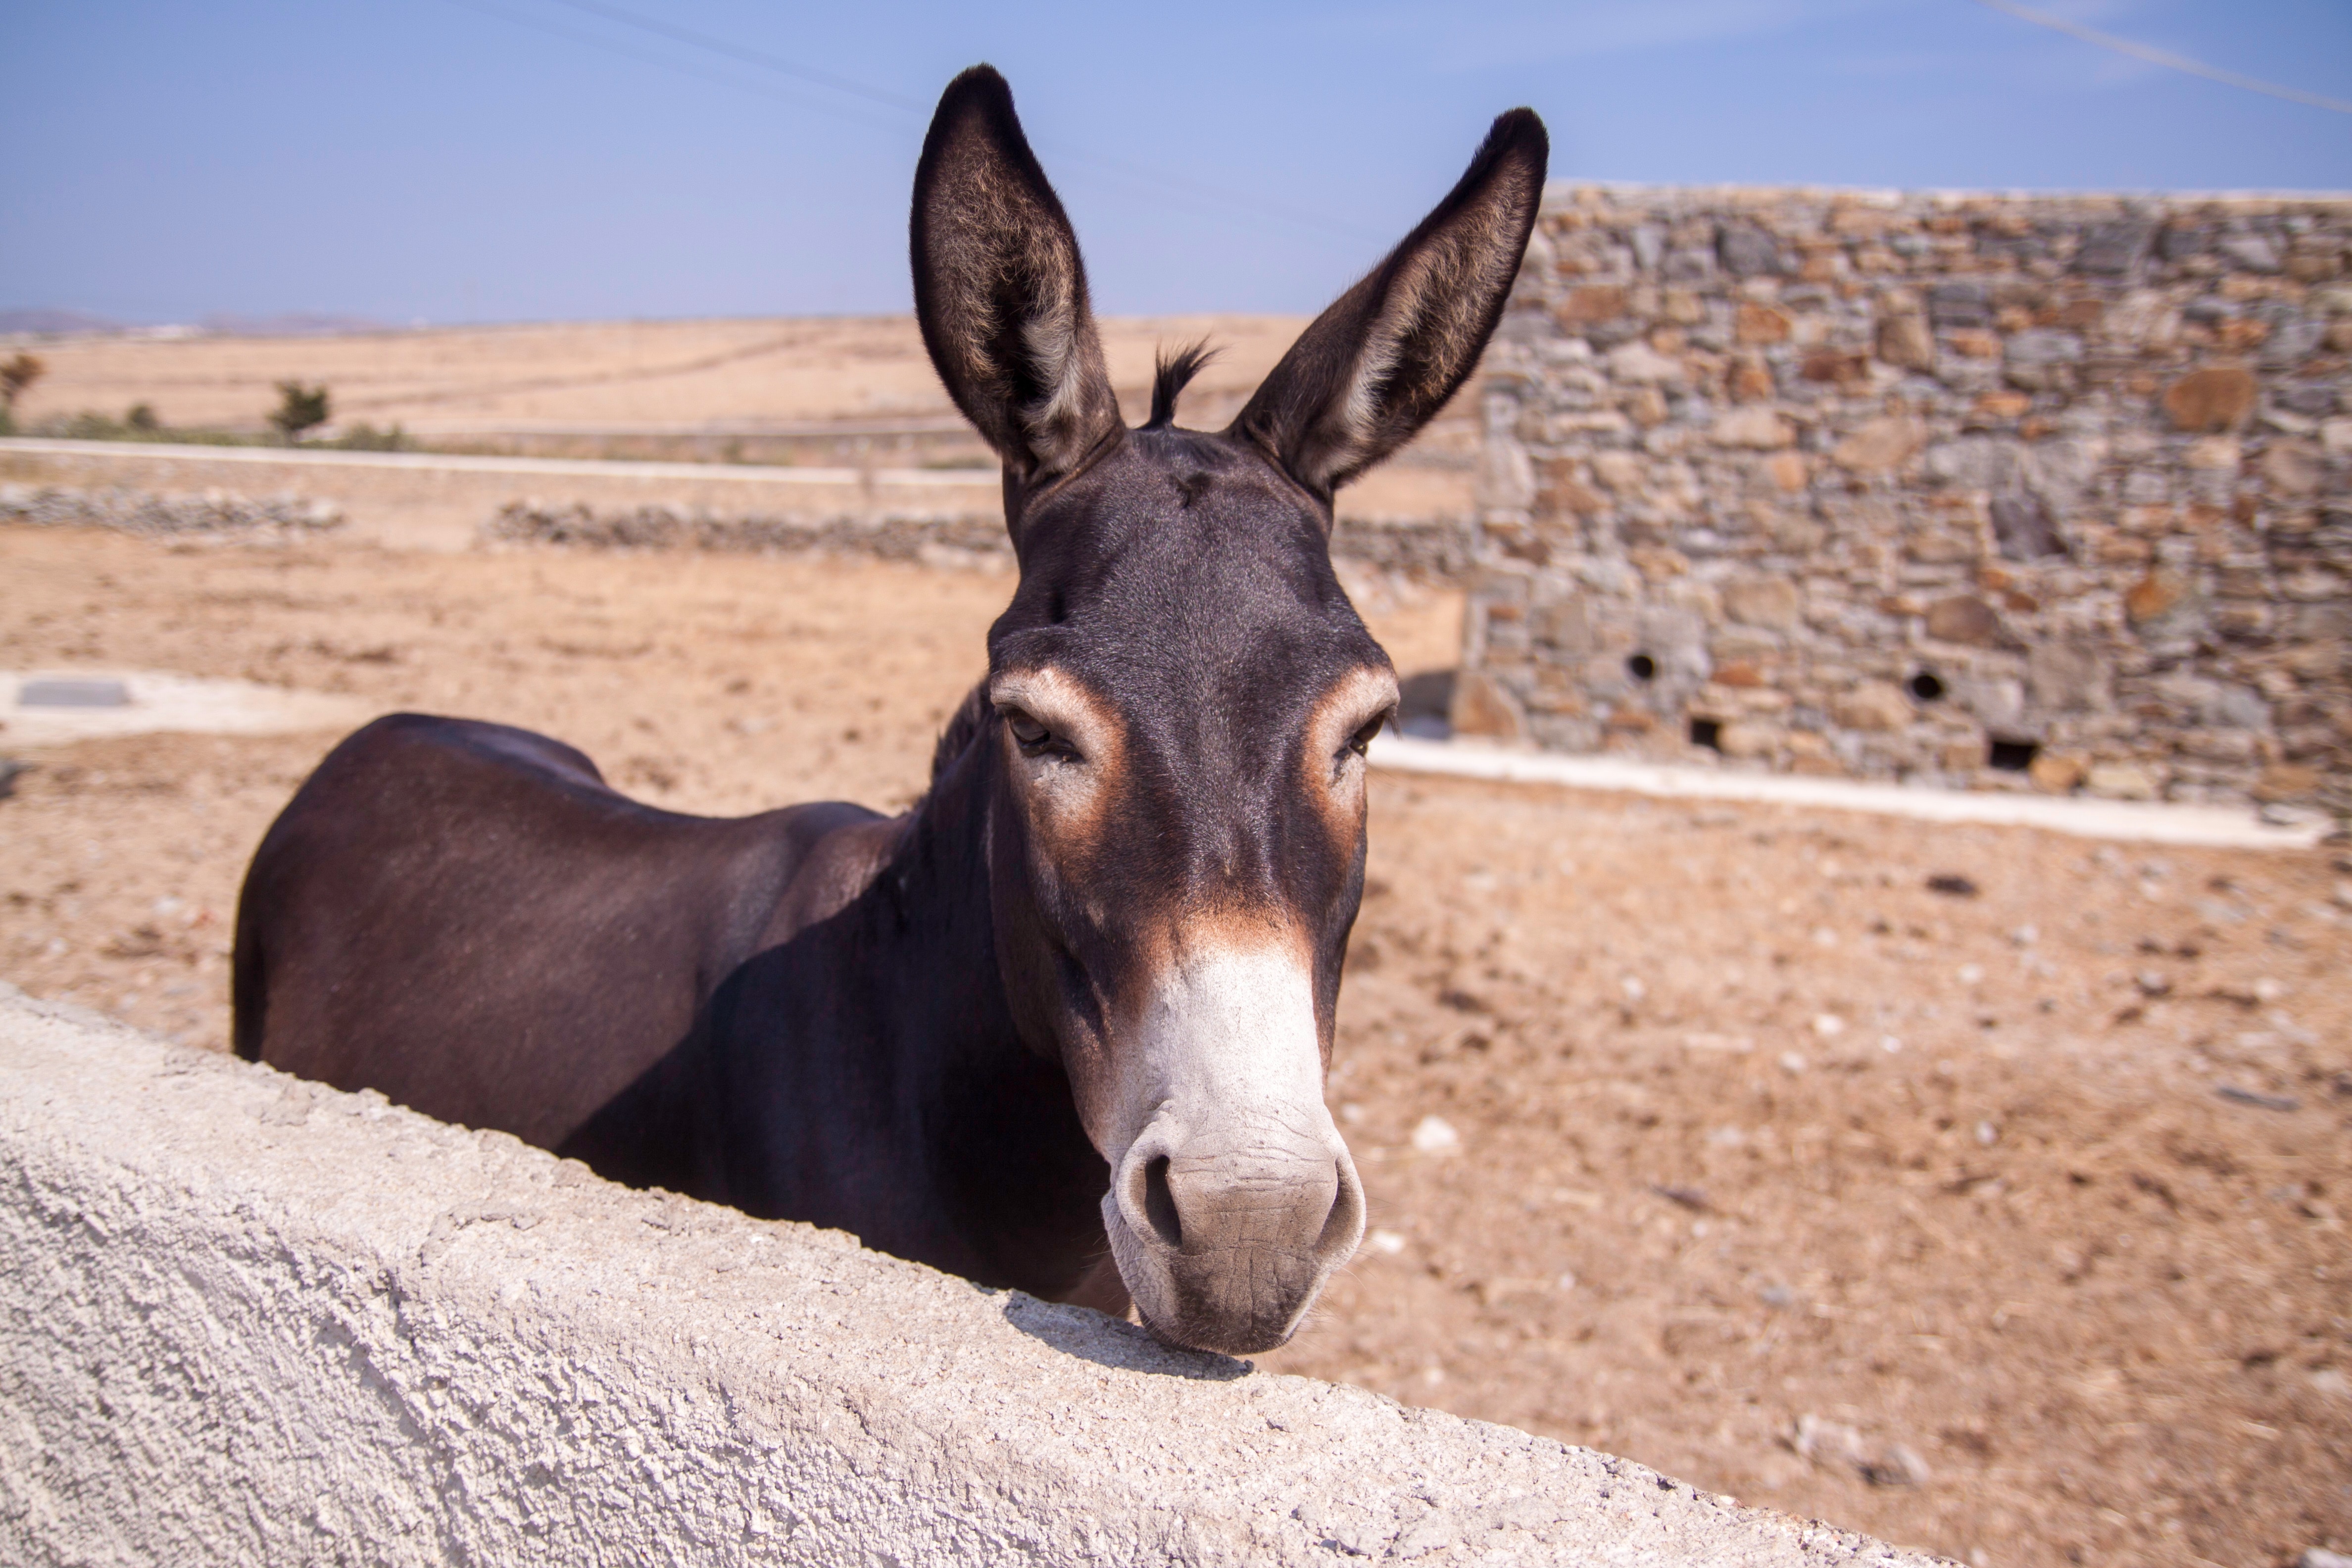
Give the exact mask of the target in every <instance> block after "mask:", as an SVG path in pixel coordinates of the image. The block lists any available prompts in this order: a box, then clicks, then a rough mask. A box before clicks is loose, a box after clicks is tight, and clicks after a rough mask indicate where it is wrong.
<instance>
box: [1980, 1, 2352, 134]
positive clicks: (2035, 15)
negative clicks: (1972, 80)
mask: <svg viewBox="0 0 2352 1568" xmlns="http://www.w3.org/2000/svg"><path fill="white" fill-rule="evenodd" d="M1977 4H1979V5H1990V7H1992V8H1993V9H1994V10H1996V11H2000V12H2004V13H2006V14H2007V15H2009V16H2014V17H2016V18H2017V19H2018V20H2019V21H2021V22H2031V23H2032V24H2033V25H2034V26H2037V27H2047V28H2049V29H2050V30H2051V31H2052V32H2054V33H2063V34H2065V35H2066V36H2067V37H2070V38H2080V39H2081V40H2082V41H2083V42H2084V43H2086V44H2096V45H2097V46H2098V47H2101V48H2103V49H2113V50H2115V51H2116V53H2117V54H2119V55H2129V56H2130V57H2131V58H2134V59H2136V60H2146V61H2147V63H2148V64H2150V65H2156V66H2164V67H2167V68H2169V69H2172V70H2177V71H2186V72H2188V73H2189V75H2190V76H2201V77H2203V78H2205V79H2207V80H2208V81H2218V82H2221V83H2222V84H2223V85H2224V86H2228V87H2242V88H2244V89H2246V90H2247V91H2248V92H2262V93H2268V94H2269V95H2270V96H2271V97H2273V98H2283V99H2285V100H2287V101H2288V102H2289V103H2302V104H2308V105H2309V106H2310V107H2312V108H2314V109H2329V110H2335V111H2336V113H2338V114H2352V102H2347V101H2346V100H2343V99H2340V98H2328V97H2325V96H2323V95H2322V94H2319V93H2316V92H2305V91H2304V90H2303V89H2301V88H2295V87H2281V86H2279V84H2278V83H2276V82H2274V81H2263V80H2262V79H2259V78H2255V77H2250V76H2241V75H2239V74H2238V73H2237V72H2236V71H2231V70H2223V69H2222V68H2221V67H2219V66H2209V65H2207V64H2206V63H2205V62H2204V61H2202V60H2192V59H2190V58H2189V57H2188V56H2186V55H2176V54H2173V53H2172V52H2171V51H2169V50H2168V49H2158V48H2153V47H2149V46H2148V45H2147V44H2136V43H2134V42H2132V40H2130V39H2129V38H2118V37H2116V36H2115V35H2114V34H2113V33H2102V32H2100V31H2099V30H2098V29H2097V28H2095V27H2085V26H2083V25H2082V24H2081V23H2080V22H2069V21H2067V20H2066V19H2065V18H2064V17H2063V16H2051V15H2049V14H2048V13H2046V12H2042V11H2034V10H2030V9H2028V8H2027V7H2025V6H2023V5H2018V4H2016V0H1977Z"/></svg>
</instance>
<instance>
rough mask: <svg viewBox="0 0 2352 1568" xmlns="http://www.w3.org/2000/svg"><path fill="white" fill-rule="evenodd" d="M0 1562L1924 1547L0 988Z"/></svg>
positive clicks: (1637, 1558)
mask: <svg viewBox="0 0 2352 1568" xmlns="http://www.w3.org/2000/svg"><path fill="white" fill-rule="evenodd" d="M0 1194H4V1195H0V1561H5V1562H7V1563H21V1564H26V1565H27V1568H30V1565H35V1564H49V1563H60V1564H62V1563H77V1564H112V1563H123V1564H130V1563H174V1564H197V1563H240V1564H253V1563H526V1562H528V1563H628V1564H632V1565H642V1564H659V1563H694V1564H722V1563H827V1564H837V1563H898V1564H914V1563H1120V1564H1129V1563H1340V1562H1344V1561H1347V1560H1349V1558H1350V1557H1353V1556H1370V1557H1375V1558H1381V1559H1383V1560H1400V1561H1401V1560H1416V1559H1423V1558H1427V1559H1430V1560H1432V1561H1434V1562H1440V1563H1471V1562H1477V1563H1552V1562H1559V1563H1571V1562H1572V1563H1628V1564H1630V1563H1659V1564H1665V1563H1675V1564H1686V1563H1723V1564H1735V1563H1736V1564H1740V1565H1742V1568H1762V1565H1771V1564H1786V1565H1791V1568H1793V1565H1799V1564H1821V1565H1829V1564H1884V1565H1886V1568H1898V1565H1914V1564H1924V1563H1927V1561H1928V1560H1927V1559H1926V1558H1924V1557H1921V1556H1919V1555H1917V1554H1916V1553H1909V1552H1896V1551H1894V1550H1892V1549H1890V1548H1887V1547H1885V1546H1882V1545H1880V1544H1878V1543H1877V1542H1872V1541H1869V1540H1867V1539H1865V1538H1864V1537H1861V1536H1857V1535H1853V1534H1851V1533H1848V1532H1845V1531H1837V1530H1833V1529H1831V1528H1828V1527H1826V1526H1823V1525H1819V1524H1805V1523H1801V1522H1799V1521H1794V1520H1790V1519H1788V1518H1786V1517H1785V1516H1781V1515H1778V1514H1772V1513H1769V1512H1764V1511H1760V1510H1744V1509H1741V1508H1738V1507H1737V1506H1734V1505H1732V1504H1731V1503H1730V1501H1729V1500H1727V1499H1718V1498H1714V1497H1711V1496H1708V1495H1706V1494H1704V1493H1700V1492H1696V1491H1694V1490H1693V1489H1691V1488H1689V1487H1687V1486H1684V1485H1682V1484H1680V1483H1678V1482H1675V1481H1673V1480H1670V1479H1665V1478H1664V1477H1661V1476H1658V1475H1657V1474H1655V1473H1654V1472H1653V1471H1651V1470H1648V1469H1645V1468H1643V1467H1642V1466H1639V1465H1636V1464H1633V1463H1631V1462H1629V1461H1626V1460H1622V1459H1615V1458H1609V1457H1607V1456H1605V1455H1601V1454H1596V1453H1592V1452H1591V1451H1589V1450H1585V1449H1580V1448H1570V1447H1562V1446H1561V1445H1559V1444H1558V1443H1554V1442H1551V1441H1549V1440H1546V1439H1541V1438H1536V1437H1531V1436H1528V1435H1527V1434H1525V1433H1521V1432H1516V1431H1513V1430H1511V1429H1509V1428H1507V1427H1501V1426H1487V1425H1484V1424H1482V1423H1478V1422H1472V1421H1464V1420H1460V1419H1458V1418H1456V1417H1454V1416H1450V1415H1441V1414H1437V1413H1434V1412H1430V1411H1421V1410H1412V1409H1407V1408H1405V1407H1403V1406H1401V1405H1395V1404H1392V1403H1391V1402H1390V1401H1387V1400H1385V1399H1382V1398H1381V1397H1379V1396H1377V1395H1374V1394H1367V1393H1363V1392H1360V1391H1359V1390H1355V1389H1349V1388H1342V1387H1336V1386H1332V1385H1328V1384H1318V1383H1312V1382H1308V1381H1307V1380H1304V1379H1300V1378H1294V1377H1276V1376H1268V1375H1265V1374H1262V1373H1255V1372H1253V1371H1252V1370H1251V1368H1250V1367H1249V1365H1248V1363H1241V1362H1234V1361H1228V1360H1226V1359H1224V1358H1223V1357H1215V1356H1196V1355H1185V1354H1177V1353H1173V1352H1168V1351H1164V1350H1162V1349H1160V1347H1158V1346H1157V1345H1155V1344H1153V1343H1152V1342H1150V1340H1149V1339H1148V1338H1146V1337H1145V1336H1144V1335H1143V1334H1142V1333H1141V1331H1139V1330H1136V1329H1132V1328H1130V1327H1129V1326H1128V1325H1126V1324H1124V1323H1120V1322H1116V1321H1112V1320H1109V1319H1107V1318H1103V1317H1101V1316H1099V1315H1098V1314H1096V1313H1093V1312H1089V1311H1086V1310H1080V1309H1076V1308H1066V1307H1056V1306H1049V1305H1045V1304H1043V1303H1040V1302H1037V1301H1035V1300H1031V1299H1029V1298H1027V1297H1024V1296H1021V1295H1017V1294H1008V1293H1003V1292H995V1291H989V1290H983V1289H979V1288H977V1287H975V1286H972V1285H971V1284H969V1283H967V1282H965V1281H962V1280H959V1279H951V1278H949V1277H947V1276H945V1275H941V1274H937V1273H934V1272H932V1271H931V1270H929V1269H926V1268H918V1267H916V1266H914V1265H911V1264H907V1263H901V1262H898V1261H897V1260H895V1259H892V1258H884V1257H882V1256H880V1255H878V1254H875V1253H870V1252H866V1251H865V1250H863V1249H861V1248H860V1247H857V1246H856V1244H855V1243H854V1242H852V1241H851V1240H850V1239H848V1238H847V1237H844V1236H842V1235H840V1234H838V1233H834V1232H825V1231H818V1230H813V1229H811V1228H809V1227H807V1226H793V1225H770V1224H761V1223H759V1222H756V1221H752V1220H749V1219H746V1218H744V1217H743V1216H742V1215H738V1214H735V1213H733V1212H731V1211H728V1210H724V1209H718V1208H713V1207H710V1206H708V1205H701V1204H695V1203H689V1202H687V1201H684V1200H682V1199H677V1198H673V1197H668V1196H666V1195H663V1194H649V1193H638V1192H632V1191H628V1190H625V1189H623V1188H619V1187H614V1186H611V1185H608V1184H605V1183H603V1182H601V1181H598V1180H597V1179H595V1178H594V1177H593V1176H591V1175H590V1174H589V1173H587V1172H586V1171H584V1170H583V1169H582V1168H581V1167H580V1166H578V1165H576V1164H571V1163H560V1162H558V1161H556V1160H555V1159H553V1158H552V1157H551V1156H549V1155H547V1154H544V1153H541V1152H538V1151H535V1150H530V1149H527V1148H525V1147H523V1146H522V1145H521V1144H520V1143H517V1142H515V1141H514V1140H512V1139H510V1138H507V1137H504V1136H502V1135H499V1134H483V1133H475V1132H469V1131H463V1130H461V1129H457V1128H453V1127H449V1126H446V1125H443V1124H441V1123H439V1122H436V1121H429V1120H427V1119H425V1118H424V1117H421V1116H417V1115H415V1114H413V1113H411V1112H408V1111H404V1110H398V1109H396V1108H394V1107H391V1106H388V1105H386V1104H385V1103H384V1101H383V1099H382V1097H381V1096H376V1095H373V1094H359V1095H346V1094H339V1093H335V1092H333V1091H331V1090H325V1089H316V1088H314V1087H312V1086H310V1085H309V1084H305V1083H301V1082H299V1081H296V1080H294V1079H287V1078H284V1077H281V1076H279V1075H278V1074H277V1073H274V1072H271V1071H269V1070H268V1069H267V1068H257V1067H251V1066H247V1065H246V1064H244V1063H242V1062H238V1061H236V1060H234V1059H232V1058H225V1057H221V1056H217V1055H214V1054H211V1053H207V1052H200V1051H193V1050H187V1049H184V1048H178V1047H166V1046H164V1045H163V1044H161V1043H160V1042H158V1041H155V1040H153V1039H151V1038H149V1037H144V1036H141V1035H138V1034H136V1033H134V1032H131V1031H130V1030H128V1029H125V1028H123V1027H121V1026H116V1025H112V1024H109V1023H107V1022H105V1021H102V1020H100V1019H98V1018H96V1017H95V1016H92V1015H89V1014H86V1013H82V1012H80V1011H79V1010H78V1009H70V1008H63V1007H57V1006H52V1005H45V1004H39V1003H34V1002H30V1001H28V1000H26V998H25V997H24V996H23V995H22V994H21V993H18V992H16V991H15V990H14V989H13V988H11V987H7V986H5V985H0Z"/></svg>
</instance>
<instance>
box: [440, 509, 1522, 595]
mask: <svg viewBox="0 0 2352 1568" xmlns="http://www.w3.org/2000/svg"><path fill="white" fill-rule="evenodd" d="M482 536H483V538H484V539H486V540H488V541H491V542H507V543H534V544H551V545H562V546H569V547H572V548H578V549H590V550H716V551H743V552H754V553H791V552H799V551H827V552H844V553H850V554H861V555H875V556H879V557H881V558H882V559H884V560H892V561H917V560H919V561H927V562H931V563H938V564H961V563H970V562H974V561H997V562H1001V563H1004V564H1006V565H1010V564H1011V563H1012V560H1013V544H1012V541H1011V540H1010V539H1009V538H1008V537H1007V536H1006V534H1005V531H1004V520H1003V516H1002V515H1001V514H998V513H995V512H989V513H982V514H969V513H967V514H960V515H951V516H943V515H924V514H892V513H887V512H865V513H856V514H847V515H833V516H824V515H812V514H809V513H804V512H801V513H790V512H748V513H746V512H720V511H713V510H707V509H702V510H695V509H688V508H685V507H677V506H664V505H645V506H638V507H632V508H628V509H625V510H610V509H608V510H599V509H597V508H594V507H591V506H588V505H585V504H582V503H573V504H571V505H549V504H547V503H545V502H541V501H510V502H509V503H508V504H507V505H505V506H503V507H501V508H499V512H498V515H497V516H495V517H493V518H492V519H491V520H490V521H488V523H486V524H485V525H484V526H483V529H482ZM1331 553H1332V554H1333V555H1334V556H1336V557H1337V558H1339V560H1342V561H1352V562H1356V563H1360V564H1362V565H1365V566H1370V567H1373V568H1376V569H1379V570H1381V571H1387V572H1397V573H1402V574H1406V575H1409V576H1412V577H1416V578H1420V579H1423V580H1426V581H1436V582H1448V581H1455V580H1459V579H1460V578H1461V577H1463V576H1464V575H1465V574H1466V573H1467V572H1468V571H1469V570H1470V569H1471V567H1472V565H1473V563H1475V559H1476V555H1477V530H1476V529H1475V526H1473V525H1472V524H1471V522H1470V521H1469V520H1468V519H1466V518H1440V519H1432V520H1398V519H1391V518H1356V517H1343V518H1341V519H1340V520H1339V525H1338V527H1337V528H1336V529H1335V530H1334V531H1333V534H1332V539H1331Z"/></svg>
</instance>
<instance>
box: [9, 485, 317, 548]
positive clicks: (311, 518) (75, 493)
mask: <svg viewBox="0 0 2352 1568" xmlns="http://www.w3.org/2000/svg"><path fill="white" fill-rule="evenodd" d="M343 521H344V520H343V512H342V509H341V507H338V506H335V505H334V504H333V503H331V502H329V501H320V500H310V499H308V498H307V497H304V496H299V495H290V494H289V495H276V496H266V497H262V498H260V499H258V500H257V499H254V498H252V497H248V496H244V495H239V494H237V493H236V491H233V490H206V491H203V492H201V493H198V494H194V495H157V494H154V493H152V492H151V491H147V490H131V489H103V490H82V489H59V488H58V487H57V486H55V485H7V484H0V525H5V524H10V523H13V524H16V525H17V526H19V527H30V528H111V529H117V530H120V531H122V532H125V533H136V534H142V535H145V536H147V537H149V538H166V537H186V536H189V535H198V536H204V535H212V536H236V537H251V536H254V535H257V534H279V535H286V536H289V537H301V536H304V535H309V534H314V533H320V532H324V531H328V530H331V529H337V528H341V527H342V526H343Z"/></svg>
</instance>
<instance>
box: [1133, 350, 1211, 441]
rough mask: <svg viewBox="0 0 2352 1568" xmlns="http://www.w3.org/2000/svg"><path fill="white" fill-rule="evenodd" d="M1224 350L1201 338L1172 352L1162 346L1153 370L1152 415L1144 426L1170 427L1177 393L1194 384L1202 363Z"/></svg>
mask: <svg viewBox="0 0 2352 1568" xmlns="http://www.w3.org/2000/svg"><path fill="white" fill-rule="evenodd" d="M1224 352H1225V351H1224V350H1223V349H1213V348H1211V347H1210V346H1209V340H1208V339H1206V338H1202V339H1201V340H1200V341H1199V342H1192V343H1187V344H1185V345H1184V346H1183V347H1182V348H1181V349H1178V350H1176V351H1175V352H1174V353H1170V352H1169V351H1168V350H1166V349H1164V348H1163V349H1161V350H1160V352H1159V353H1156V354H1154V355H1153V356H1152V359H1153V364H1152V373H1151V417H1150V418H1149V419H1147V420H1145V421H1144V422H1143V428H1145V429H1146V430H1165V429H1167V428H1168V425H1169V422H1170V421H1171V420H1172V419H1174V418H1175V417H1176V396H1177V395H1178V394H1179V393H1181V392H1182V391H1183V390H1184V388H1185V387H1186V386H1188V385H1189V384H1191V383H1192V378H1193V377H1194V376H1196V375H1198V374H1201V370H1202V366H1204V365H1206V364H1207V363H1209V362H1210V361H1211V360H1213V359H1214V358H1216V357H1217V356H1218V355H1219V354H1221V353H1224Z"/></svg>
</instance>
